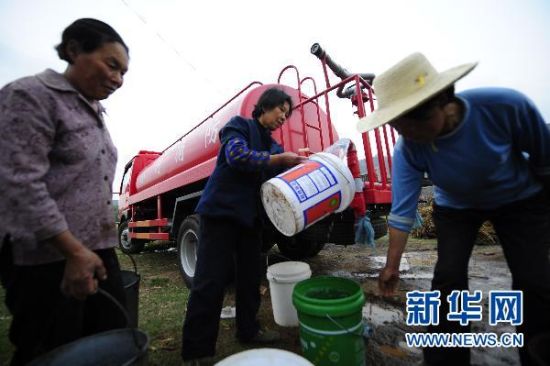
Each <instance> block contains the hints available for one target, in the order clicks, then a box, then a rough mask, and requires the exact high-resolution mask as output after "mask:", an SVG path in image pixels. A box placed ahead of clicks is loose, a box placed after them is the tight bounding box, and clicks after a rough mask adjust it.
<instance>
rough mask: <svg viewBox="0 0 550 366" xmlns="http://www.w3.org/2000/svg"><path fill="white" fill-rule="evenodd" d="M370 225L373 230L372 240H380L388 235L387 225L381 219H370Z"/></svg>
mask: <svg viewBox="0 0 550 366" xmlns="http://www.w3.org/2000/svg"><path fill="white" fill-rule="evenodd" d="M371 224H372V227H373V228H374V239H378V238H381V237H383V236H384V235H386V234H387V233H388V224H387V223H386V219H384V218H383V217H374V218H372V220H371Z"/></svg>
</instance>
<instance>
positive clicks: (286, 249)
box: [277, 233, 325, 260]
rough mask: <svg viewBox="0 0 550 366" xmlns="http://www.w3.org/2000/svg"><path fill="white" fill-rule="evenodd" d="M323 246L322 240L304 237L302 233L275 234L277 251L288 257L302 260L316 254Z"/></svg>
mask: <svg viewBox="0 0 550 366" xmlns="http://www.w3.org/2000/svg"><path fill="white" fill-rule="evenodd" d="M324 246H325V242H324V241H323V240H315V239H310V238H306V237H304V234H303V233H299V234H297V235H294V236H293V237H290V238H289V237H287V236H284V235H282V234H280V235H278V236H277V247H278V248H279V252H281V254H282V255H283V256H285V257H287V258H289V259H292V260H302V259H307V258H311V257H314V256H316V255H317V254H319V252H320V251H321V250H322V249H323V247H324Z"/></svg>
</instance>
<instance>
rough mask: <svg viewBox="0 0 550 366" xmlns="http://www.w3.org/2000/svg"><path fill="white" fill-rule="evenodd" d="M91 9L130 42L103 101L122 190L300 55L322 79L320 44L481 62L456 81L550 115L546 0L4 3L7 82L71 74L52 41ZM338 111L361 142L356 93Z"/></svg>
mask: <svg viewBox="0 0 550 366" xmlns="http://www.w3.org/2000/svg"><path fill="white" fill-rule="evenodd" d="M321 4H330V5H321ZM81 17H95V18H98V19H100V20H103V21H105V22H107V23H109V24H110V25H112V26H113V27H114V28H115V29H116V30H117V31H118V32H119V33H120V34H121V35H122V37H123V38H124V40H125V41H126V43H127V44H128V46H129V47H130V70H129V72H128V74H127V76H126V78H125V85H124V86H123V88H121V89H120V90H119V91H117V92H116V93H115V94H114V95H113V96H111V97H110V98H109V99H108V100H106V101H105V102H104V104H105V106H106V108H107V112H108V117H107V118H108V127H109V130H110V132H111V135H112V138H113V141H114V142H115V144H116V146H117V147H118V151H119V163H118V168H117V176H116V178H115V187H116V189H118V185H119V184H120V179H121V171H122V167H123V166H124V164H125V163H126V162H127V161H128V160H129V159H130V158H131V157H132V156H133V155H135V154H136V153H137V151H138V150H140V149H147V150H163V149H164V148H165V147H166V146H168V145H169V144H170V143H172V142H173V141H175V140H176V139H177V138H178V137H179V136H181V135H182V134H184V133H185V132H186V131H187V130H188V129H190V128H191V127H192V126H193V125H195V124H196V123H197V122H199V121H201V120H202V119H204V118H205V117H206V116H207V115H208V114H210V113H211V112H213V111H214V110H215V109H217V108H218V107H219V106H220V105H221V104H222V103H223V102H224V101H225V100H227V99H229V98H230V97H231V96H232V95H233V94H234V93H236V92H237V91H239V90H240V89H242V88H243V87H244V86H246V85H247V84H248V83H249V82H251V81H253V80H259V81H262V82H264V83H271V82H275V81H276V79H277V76H278V74H279V71H280V70H281V69H282V68H283V67H284V66H286V65H287V64H294V65H296V66H297V67H298V68H299V70H300V73H301V77H303V76H308V75H309V76H313V77H315V78H316V79H317V80H318V85H323V82H322V73H321V67H320V63H319V62H318V61H317V59H316V58H315V57H314V56H312V55H311V54H310V53H309V48H310V46H311V44H313V43H314V42H319V43H320V44H321V45H322V46H323V47H324V48H325V49H326V50H327V51H328V52H329V53H330V54H331V56H332V57H333V58H334V59H335V60H336V61H337V62H339V63H340V64H341V65H342V66H344V67H346V68H347V69H348V70H349V71H352V72H374V73H381V72H382V71H384V70H385V69H387V68H389V67H390V66H392V65H393V64H394V63H396V62H397V61H399V60H400V59H402V58H404V57H405V56H407V55H408V54H410V53H412V52H416V51H420V52H423V53H424V54H425V55H426V56H427V57H428V58H429V59H430V61H431V62H432V63H433V64H434V66H435V67H436V68H437V69H438V70H440V71H443V70H445V69H447V68H450V67H453V66H456V65H458V64H462V63H466V62H471V61H479V66H478V67H477V68H476V69H475V70H474V71H473V72H472V73H471V74H470V75H468V76H467V77H466V78H464V79H463V80H461V81H460V82H459V83H458V84H457V90H459V91H460V90H463V89H467V88H472V87H480V86H505V87H512V88H516V89H518V90H520V91H522V92H524V93H526V94H527V95H528V96H530V97H531V98H532V99H533V100H534V101H535V103H536V104H537V105H538V107H539V109H540V110H541V112H542V114H543V116H544V118H545V119H546V121H547V122H550V92H549V89H550V71H549V66H548V65H549V64H550V61H548V60H549V59H550V32H549V31H548V29H549V26H548V22H549V21H550V2H549V1H545V0H524V1H517V0H461V1H456V0H439V1H414V0H402V1H391V0H385V1H369V0H361V1H345V0H340V1H330V2H324V1H296V0H294V1H290V0H279V1H269V2H268V1H257V0H256V1H245V0H237V1H208V0H201V1H184V0H180V1H176V0H154V1H153V0H149V1H147V0H93V1H90V0H0V60H1V61H0V85H4V84H6V83H8V82H10V81H12V80H14V79H16V78H18V77H22V76H26V75H30V74H35V73H37V72H40V71H42V70H44V69H45V68H53V69H55V70H57V71H60V72H61V71H63V70H64V68H65V63H64V62H62V61H60V60H59V59H58V58H57V56H56V54H55V52H54V50H53V47H54V46H55V45H56V44H57V43H59V41H60V35H61V32H62V30H63V29H64V28H65V27H66V26H67V25H68V24H70V23H71V22H72V21H74V20H75V19H77V18H81ZM333 81H336V79H333ZM283 82H286V83H288V84H289V85H294V84H295V81H294V79H292V77H288V78H284V79H283ZM306 93H308V94H312V93H311V91H309V92H308V91H307V90H306ZM331 108H334V111H333V113H334V115H333V119H334V123H335V124H336V128H337V130H338V132H339V134H340V136H341V137H351V138H353V139H354V140H355V141H356V142H359V141H360V138H359V134H357V133H356V132H355V119H354V117H353V115H352V109H351V108H350V106H349V102H347V101H345V100H341V101H340V100H337V99H336V98H335V99H333V100H332V104H331Z"/></svg>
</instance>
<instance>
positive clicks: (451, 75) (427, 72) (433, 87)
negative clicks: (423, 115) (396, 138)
mask: <svg viewBox="0 0 550 366" xmlns="http://www.w3.org/2000/svg"><path fill="white" fill-rule="evenodd" d="M476 65H477V62H475V63H469V64H464V65H460V66H456V67H453V68H452V69H449V70H447V71H444V72H437V70H436V69H435V68H434V67H433V66H432V64H430V62H429V61H428V59H427V58H426V57H425V56H424V55H423V54H421V53H413V54H412V55H410V56H408V57H406V58H405V59H403V60H402V61H401V62H399V63H397V64H396V65H395V66H393V67H392V68H390V69H389V70H387V71H386V72H384V73H382V74H380V75H379V76H377V77H376V78H375V79H374V83H373V89H374V92H375V94H376V98H377V100H378V109H377V110H376V111H374V112H373V113H371V114H369V115H368V116H366V117H363V118H361V119H360V120H359V122H358V123H357V129H358V130H359V131H360V132H365V131H370V130H372V129H375V128H376V127H379V126H382V125H383V124H385V123H388V122H391V121H392V120H394V119H395V118H397V117H399V116H401V115H403V114H405V113H406V112H408V111H410V110H411V109H413V108H415V107H416V106H418V105H419V104H421V103H422V102H424V101H426V100H428V99H430V97H432V96H434V95H436V94H437V93H439V92H440V91H442V90H444V89H445V88H447V87H448V86H450V85H452V84H454V83H455V82H456V81H457V80H458V79H460V78H462V77H463V76H465V75H466V74H468V73H469V72H470V71H472V70H473V68H474V67H476Z"/></svg>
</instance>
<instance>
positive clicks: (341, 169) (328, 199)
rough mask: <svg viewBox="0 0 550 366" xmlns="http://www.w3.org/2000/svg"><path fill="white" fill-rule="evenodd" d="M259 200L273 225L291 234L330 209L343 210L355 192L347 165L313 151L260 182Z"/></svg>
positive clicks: (286, 233) (282, 231) (310, 223)
mask: <svg viewBox="0 0 550 366" xmlns="http://www.w3.org/2000/svg"><path fill="white" fill-rule="evenodd" d="M261 193H262V203H263V205H264V208H265V211H266V213H267V216H268V217H269V219H270V220H271V222H272V223H273V225H274V226H275V227H276V228H277V230H279V231H280V232H281V233H283V234H284V235H286V236H293V235H295V234H297V233H299V232H300V231H302V230H304V229H305V228H307V227H308V226H310V225H312V224H314V223H316V222H317V221H319V220H321V219H323V218H324V217H326V216H328V215H329V214H331V213H333V212H342V211H344V210H345V209H346V208H347V207H348V206H349V204H350V203H351V201H352V200H353V196H354V194H355V181H354V179H353V176H352V174H351V172H350V170H349V168H348V167H347V165H346V164H345V163H344V162H343V161H342V160H340V159H339V158H338V157H336V156H334V155H332V154H329V153H317V154H314V155H312V156H310V157H309V159H308V160H307V161H306V162H305V163H302V164H299V165H297V166H295V167H294V168H292V169H290V170H287V171H286V172H284V173H281V174H279V175H278V176H276V177H275V178H272V179H270V180H268V181H267V182H265V183H264V184H263V185H262V189H261Z"/></svg>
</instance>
